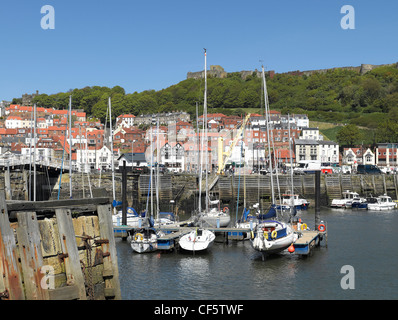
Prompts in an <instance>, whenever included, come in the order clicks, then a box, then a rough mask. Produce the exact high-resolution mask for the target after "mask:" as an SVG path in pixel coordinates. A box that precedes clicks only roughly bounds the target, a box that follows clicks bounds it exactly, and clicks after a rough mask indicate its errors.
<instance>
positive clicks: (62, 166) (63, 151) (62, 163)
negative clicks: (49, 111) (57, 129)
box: [57, 126, 70, 200]
mask: <svg viewBox="0 0 398 320" xmlns="http://www.w3.org/2000/svg"><path fill="white" fill-rule="evenodd" d="M64 139H65V140H64V146H63V149H62V162H61V172H60V176H59V185H58V197H57V200H59V195H60V193H61V182H62V171H63V168H64V156H65V146H66V126H65V136H64ZM59 141H61V139H60V140H59ZM69 170H70V168H69Z"/></svg>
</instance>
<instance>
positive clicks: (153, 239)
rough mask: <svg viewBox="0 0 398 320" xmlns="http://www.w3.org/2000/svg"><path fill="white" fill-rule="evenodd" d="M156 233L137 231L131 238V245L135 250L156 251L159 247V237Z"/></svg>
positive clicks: (143, 251)
mask: <svg viewBox="0 0 398 320" xmlns="http://www.w3.org/2000/svg"><path fill="white" fill-rule="evenodd" d="M157 238H158V237H157V235H156V234H155V233H150V234H149V235H148V234H145V232H143V233H138V232H137V233H135V234H134V235H133V237H132V239H131V242H130V245H131V248H132V249H133V250H134V252H137V253H146V252H154V251H156V250H157V249H158V239H157Z"/></svg>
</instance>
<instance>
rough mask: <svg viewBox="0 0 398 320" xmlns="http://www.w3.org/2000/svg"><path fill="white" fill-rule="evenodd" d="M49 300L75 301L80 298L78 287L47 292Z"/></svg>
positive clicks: (73, 286) (67, 287)
mask: <svg viewBox="0 0 398 320" xmlns="http://www.w3.org/2000/svg"><path fill="white" fill-rule="evenodd" d="M48 293H49V298H50V300H77V299H79V298H80V295H79V287H78V286H76V285H72V286H66V287H60V288H57V289H54V290H49V292H48Z"/></svg>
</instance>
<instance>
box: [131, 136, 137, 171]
mask: <svg viewBox="0 0 398 320" xmlns="http://www.w3.org/2000/svg"><path fill="white" fill-rule="evenodd" d="M136 141H137V140H133V142H132V143H131V171H133V170H134V142H136Z"/></svg>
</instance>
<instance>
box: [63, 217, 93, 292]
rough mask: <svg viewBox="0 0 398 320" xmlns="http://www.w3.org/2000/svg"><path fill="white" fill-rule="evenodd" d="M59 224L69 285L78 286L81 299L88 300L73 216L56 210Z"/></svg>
mask: <svg viewBox="0 0 398 320" xmlns="http://www.w3.org/2000/svg"><path fill="white" fill-rule="evenodd" d="M55 214H56V217H57V222H58V230H59V238H60V241H61V248H62V253H63V254H64V255H65V254H67V255H68V256H67V257H65V258H64V263H65V270H66V279H67V281H66V282H67V284H68V285H76V286H77V287H78V289H79V299H80V300H86V299H87V296H86V288H85V284H84V276H83V272H82V269H81V266H80V258H79V251H78V249H77V244H76V238H75V230H74V228H73V222H72V214H71V212H70V210H67V209H55Z"/></svg>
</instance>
